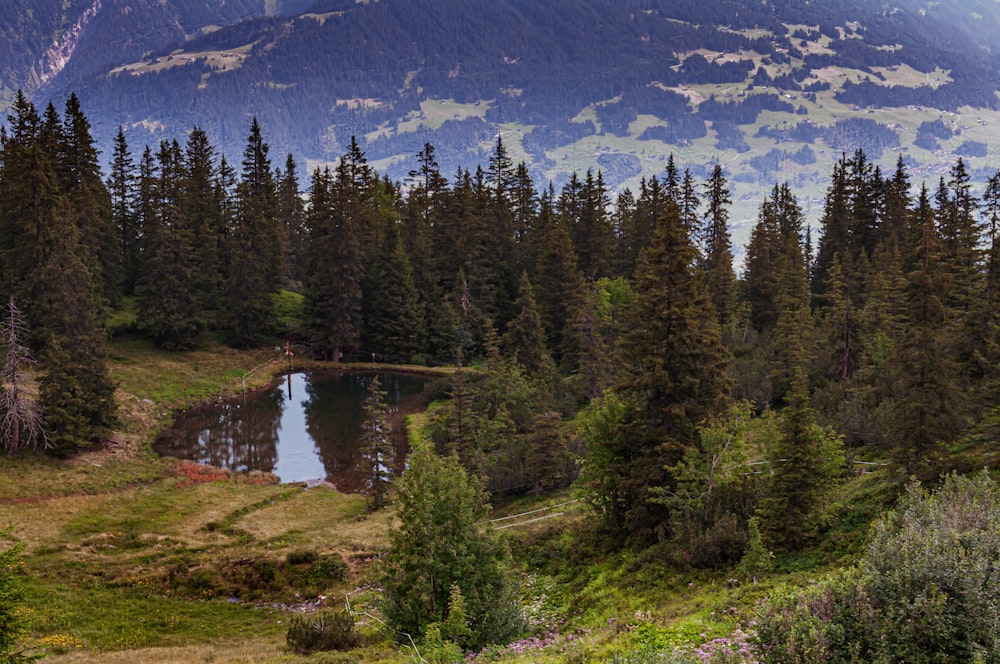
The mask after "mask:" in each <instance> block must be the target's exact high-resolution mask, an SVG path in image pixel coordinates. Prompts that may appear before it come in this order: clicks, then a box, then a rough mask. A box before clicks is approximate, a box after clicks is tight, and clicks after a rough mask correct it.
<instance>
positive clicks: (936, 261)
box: [893, 188, 959, 477]
mask: <svg viewBox="0 0 1000 664" xmlns="http://www.w3.org/2000/svg"><path fill="white" fill-rule="evenodd" d="M934 217H935V215H934V211H933V209H932V208H931V204H930V200H929V197H928V194H927V189H926V188H923V189H922V190H921V192H920V199H919V201H918V203H917V210H916V212H915V214H914V218H913V229H912V231H911V238H912V240H913V245H912V250H911V254H910V256H909V258H908V260H907V263H906V266H907V267H906V270H907V274H906V278H907V282H908V283H907V291H906V293H907V302H908V303H909V317H908V319H909V323H908V325H907V328H906V334H905V336H904V338H903V340H902V346H901V348H900V352H899V355H898V357H897V360H896V363H897V364H896V366H897V368H898V371H899V372H900V375H901V376H902V377H903V379H902V383H903V385H902V398H901V399H900V401H899V406H898V408H897V412H896V417H895V425H896V426H895V430H894V432H893V434H894V441H893V443H894V450H893V456H894V459H895V461H896V463H897V464H898V465H899V466H901V467H903V468H904V469H905V472H906V473H907V474H908V475H916V476H918V477H930V476H932V475H933V473H934V472H935V470H936V468H937V463H938V455H939V453H940V446H941V444H942V443H943V442H944V441H947V440H950V439H951V438H952V436H953V435H954V434H955V432H956V431H957V430H958V417H957V412H956V411H957V404H956V400H957V399H958V397H959V394H958V391H957V388H956V385H955V381H956V378H955V376H956V370H955V367H954V364H953V363H954V359H953V356H952V355H951V354H950V353H948V352H947V351H946V346H945V343H946V339H945V329H944V327H945V324H946V322H947V320H948V304H947V302H948V294H949V292H951V288H950V285H949V283H948V281H949V275H948V273H947V271H946V268H945V264H944V249H943V242H942V239H941V237H940V236H939V234H938V231H937V227H936V224H935V218H934Z"/></svg>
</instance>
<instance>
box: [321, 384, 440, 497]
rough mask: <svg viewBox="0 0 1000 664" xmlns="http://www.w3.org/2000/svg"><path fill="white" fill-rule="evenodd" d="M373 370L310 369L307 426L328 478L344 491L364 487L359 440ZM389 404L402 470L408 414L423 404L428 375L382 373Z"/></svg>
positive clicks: (394, 463)
mask: <svg viewBox="0 0 1000 664" xmlns="http://www.w3.org/2000/svg"><path fill="white" fill-rule="evenodd" d="M372 376H374V374H373V373H365V374H342V373H332V374H312V375H311V376H310V380H309V383H308V385H307V386H306V392H307V393H308V395H309V399H308V400H307V401H306V402H305V403H304V404H303V407H304V408H305V413H306V429H307V430H308V432H309V436H310V437H311V438H312V439H313V440H314V441H315V442H316V447H317V448H319V451H320V458H321V459H322V461H323V467H324V469H325V470H326V476H327V479H328V480H330V481H331V482H333V483H334V484H335V485H336V486H337V488H338V489H339V490H340V491H345V492H350V493H357V492H360V491H362V490H363V489H364V486H365V480H366V476H365V471H364V469H363V468H361V464H360V460H361V458H360V453H359V450H358V445H359V442H360V436H361V427H362V424H363V423H364V418H365V409H364V401H365V398H366V397H367V396H368V385H369V384H370V383H371V379H372ZM379 380H380V381H381V382H382V388H383V389H384V390H385V392H386V403H387V404H388V409H389V425H390V427H391V430H392V431H391V434H390V437H391V439H392V444H393V450H394V452H395V454H394V456H395V458H394V459H393V461H392V470H393V473H394V474H395V473H398V472H399V471H400V470H401V467H402V464H403V462H404V460H405V455H406V452H407V451H408V441H407V439H406V426H405V419H406V415H407V414H409V413H412V412H414V411H416V410H419V409H420V408H421V407H422V404H423V396H422V391H423V385H424V382H425V379H423V378H421V377H417V376H398V375H386V374H379Z"/></svg>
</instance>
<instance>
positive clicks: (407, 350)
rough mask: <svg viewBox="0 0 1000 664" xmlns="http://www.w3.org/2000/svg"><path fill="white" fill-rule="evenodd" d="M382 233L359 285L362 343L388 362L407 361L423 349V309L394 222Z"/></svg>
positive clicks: (384, 225) (389, 223) (385, 226)
mask: <svg viewBox="0 0 1000 664" xmlns="http://www.w3.org/2000/svg"><path fill="white" fill-rule="evenodd" d="M381 236H382V247H381V249H380V250H379V253H378V255H377V256H376V257H375V260H374V262H373V263H372V264H371V266H369V268H368V270H367V271H366V274H365V280H364V284H363V288H362V292H363V295H364V299H363V306H362V320H363V321H364V324H363V335H362V336H363V343H364V345H365V347H366V348H367V349H368V350H369V351H370V352H372V353H376V354H377V355H378V356H379V357H382V358H385V359H387V360H388V361H390V362H404V363H408V362H412V361H413V358H414V356H417V355H419V354H420V353H421V352H422V351H423V349H424V345H425V340H426V334H425V329H426V328H425V325H424V318H423V309H422V307H421V306H420V298H419V295H418V293H417V289H416V287H415V286H414V284H413V271H412V270H411V269H410V260H409V257H408V256H407V255H406V250H405V249H404V248H403V243H402V240H401V238H400V236H399V227H398V224H397V223H396V221H394V220H392V219H389V220H388V221H386V222H385V223H384V224H383V231H382V233H381Z"/></svg>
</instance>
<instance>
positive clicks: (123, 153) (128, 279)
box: [107, 127, 143, 295]
mask: <svg viewBox="0 0 1000 664" xmlns="http://www.w3.org/2000/svg"><path fill="white" fill-rule="evenodd" d="M107 186H108V192H109V194H110V195H111V220H112V223H113V224H114V226H115V229H116V232H117V237H118V261H119V265H120V267H119V271H120V274H121V284H120V290H121V292H122V294H123V295H132V294H134V293H135V287H136V284H137V283H138V282H139V272H140V262H141V260H142V247H141V242H142V234H143V232H142V228H141V226H140V221H141V219H140V217H139V214H138V210H137V209H136V208H137V206H138V195H139V193H138V190H137V176H136V174H135V160H134V159H133V158H132V153H131V152H130V151H129V147H128V141H127V140H126V138H125V131H124V130H123V129H122V128H121V127H119V128H118V133H117V134H115V139H114V152H113V153H112V156H111V176H110V177H109V178H108V183H107Z"/></svg>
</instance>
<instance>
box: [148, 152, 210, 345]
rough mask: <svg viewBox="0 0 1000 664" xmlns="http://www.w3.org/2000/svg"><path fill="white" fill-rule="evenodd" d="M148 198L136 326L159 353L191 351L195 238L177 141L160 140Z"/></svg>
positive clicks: (195, 322) (196, 327)
mask: <svg viewBox="0 0 1000 664" xmlns="http://www.w3.org/2000/svg"><path fill="white" fill-rule="evenodd" d="M156 158H157V168H156V172H157V174H158V176H157V178H156V181H155V184H152V185H151V188H150V189H149V193H150V194H151V195H152V196H153V199H152V200H151V201H149V203H148V205H149V207H150V209H151V210H152V211H153V216H152V217H151V218H150V219H147V220H145V223H144V226H145V234H144V236H143V245H144V246H143V257H144V262H143V270H142V275H141V277H140V281H139V286H138V295H139V325H140V326H141V327H142V328H143V329H144V330H145V331H146V333H147V334H149V336H150V337H151V338H152V339H153V341H154V342H155V343H156V344H157V345H159V346H160V347H162V348H167V349H182V348H191V347H193V346H194V343H195V341H196V339H197V336H198V333H199V331H200V329H201V323H200V320H199V313H200V311H199V307H198V302H197V300H196V291H195V284H194V281H193V278H192V276H193V272H194V269H195V265H196V262H195V254H194V252H195V242H196V240H195V237H194V235H193V232H192V228H191V225H190V223H189V220H188V219H187V218H186V217H185V215H184V210H183V201H182V197H183V188H184V180H185V178H186V171H185V168H184V161H183V154H182V153H181V147H180V145H179V144H178V143H177V141H172V142H171V141H163V142H161V143H160V149H159V151H158V152H157V157H156Z"/></svg>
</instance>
